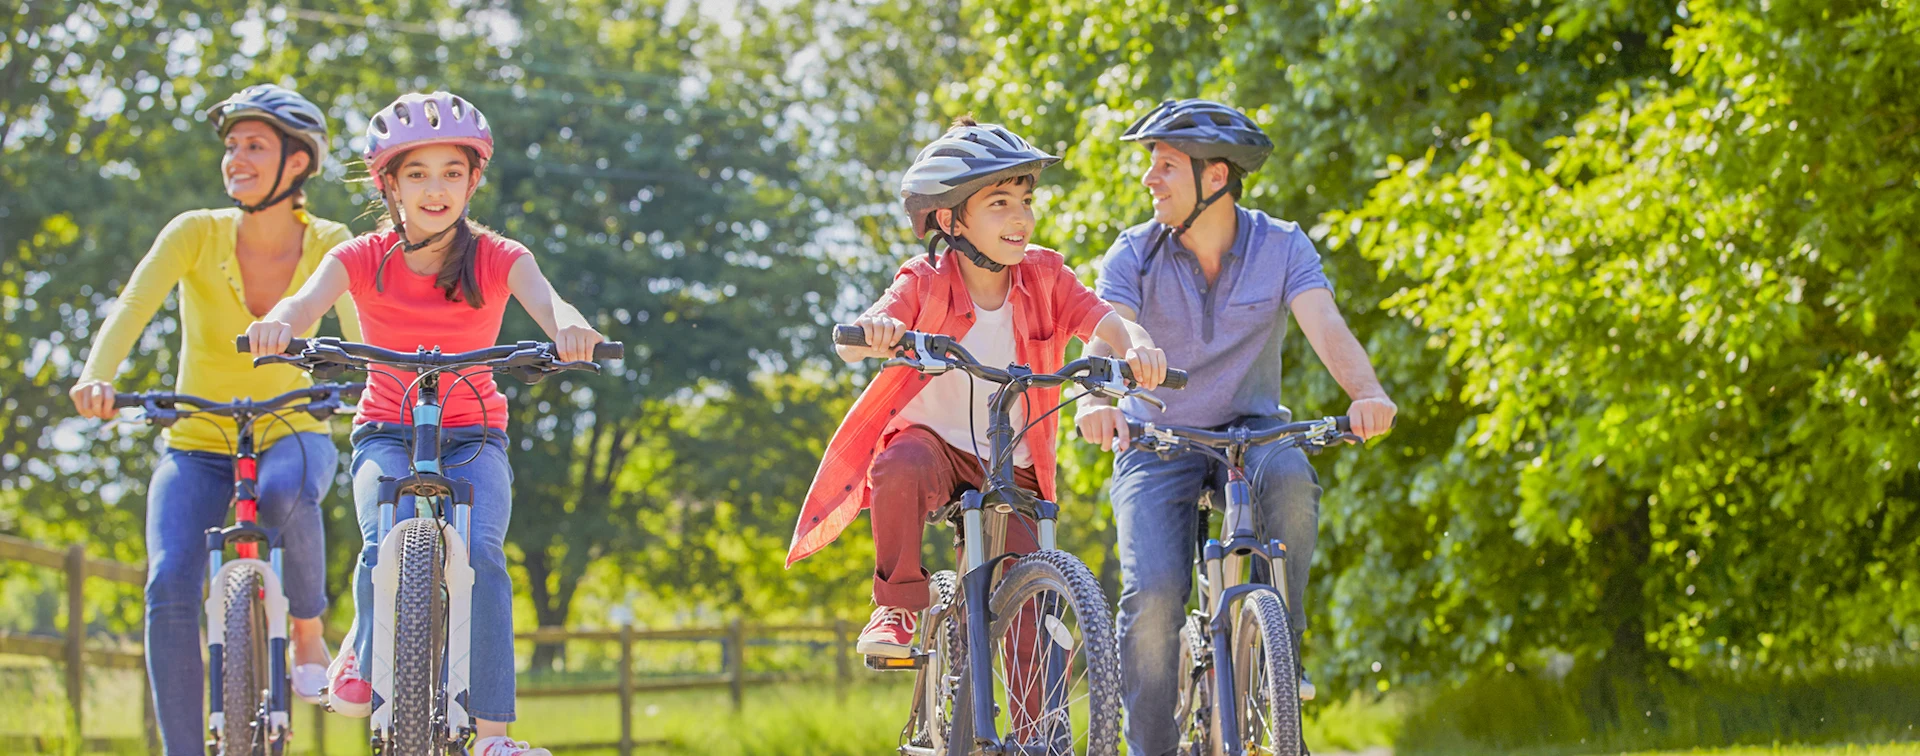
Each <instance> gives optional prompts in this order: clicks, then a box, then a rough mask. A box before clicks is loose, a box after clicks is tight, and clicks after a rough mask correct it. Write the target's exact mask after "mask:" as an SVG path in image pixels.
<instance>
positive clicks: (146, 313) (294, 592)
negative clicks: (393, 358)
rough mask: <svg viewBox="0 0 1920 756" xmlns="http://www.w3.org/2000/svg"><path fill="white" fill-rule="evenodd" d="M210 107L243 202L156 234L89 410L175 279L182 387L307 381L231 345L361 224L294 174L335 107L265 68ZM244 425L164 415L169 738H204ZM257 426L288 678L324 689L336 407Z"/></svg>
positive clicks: (80, 398) (179, 747)
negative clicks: (238, 432)
mask: <svg viewBox="0 0 1920 756" xmlns="http://www.w3.org/2000/svg"><path fill="white" fill-rule="evenodd" d="M209 115H210V116H211V120H212V121H213V124H214V126H215V127H216V128H217V129H218V131H219V133H220V136H221V139H222V140H224V142H225V145H226V154H225V157H224V158H222V160H221V161H220V169H221V175H222V177H223V178H224V180H225V183H226V190H227V195H228V196H230V197H232V198H233V200H234V204H235V205H237V207H233V208H226V209H220V210H193V211H189V212H186V213H183V214H181V215H180V216H179V217H177V218H174V219H173V221H172V222H171V223H168V224H167V227H166V228H165V229H163V230H162V231H161V232H160V238H158V239H156V240H154V243H153V249H151V250H149V251H148V252H147V256H146V258H145V259H142V260H141V261H140V265H139V267H137V268H135V269H134V271H133V279H132V280H131V281H129V282H128V283H127V286H126V288H125V289H124V290H122V291H121V292H120V299H119V301H118V302H116V303H115V304H114V307H113V310H112V312H111V313H110V314H109V315H108V316H107V321H106V324H105V325H104V326H103V327H102V328H101V329H100V331H99V333H97V334H95V336H94V339H93V349H92V350H91V352H90V353H89V354H88V356H87V364H86V367H85V369H84V371H83V372H82V373H81V377H80V382H79V383H78V384H77V385H75V386H74V387H73V390H72V391H71V392H69V395H70V396H71V397H72V398H73V404H74V407H75V408H76V409H78V410H79V411H80V414H81V415H83V416H86V417H95V418H103V419H104V418H107V417H110V416H112V415H113V412H114V409H113V395H114V391H113V383H112V381H113V379H114V377H115V375H116V374H117V373H118V372H119V368H120V363H121V362H122V361H123V360H125V359H126V357H127V353H128V351H129V350H131V349H132V348H133V345H134V343H135V342H137V341H138V340H139V339H140V335H141V332H142V331H144V330H146V327H147V323H148V322H149V321H151V320H152V319H153V315H154V313H155V312H156V311H158V310H159V309H160V305H161V303H162V302H164V301H165V300H166V298H167V294H168V292H169V291H171V290H172V289H173V288H174V287H175V285H176V284H177V285H178V286H179V288H180V331H181V349H180V355H181V358H180V374H179V376H178V379H177V380H176V381H175V383H174V389H175V390H176V391H179V392H181V393H185V394H192V395H195V396H199V397H204V398H207V399H211V400H213V401H229V400H232V399H237V398H241V397H254V398H259V399H265V398H267V397H271V396H275V395H278V394H280V393H283V392H286V391H291V390H293V389H295V388H299V387H301V386H305V385H308V384H309V383H310V382H311V381H310V378H309V377H308V376H307V374H306V373H304V372H302V371H300V370H298V369H295V368H293V367H291V366H287V365H270V366H265V367H261V368H258V369H256V368H254V367H253V363H252V358H250V357H249V356H247V355H245V354H242V353H239V352H237V351H235V350H234V348H233V340H234V336H236V335H239V334H241V333H245V332H246V330H247V325H248V324H250V323H252V322H253V321H255V320H257V319H259V317H260V316H261V315H264V314H265V313H266V312H267V311H268V310H270V309H272V308H273V306H274V305H275V304H276V303H278V302H279V301H280V299H281V298H282V297H286V296H288V295H291V294H293V293H294V292H296V291H299V290H300V287H301V285H302V284H304V283H306V280H307V277H308V276H309V275H312V273H313V271H314V268H315V267H317V266H318V265H319V263H320V260H321V259H322V258H323V257H325V256H326V253H327V250H330V249H332V248H333V246H334V245H336V244H339V243H341V242H344V241H347V239H348V238H350V237H351V234H350V233H349V232H348V230H347V227H346V226H345V225H343V224H340V223H335V222H333V221H329V220H323V219H320V218H315V217H312V216H310V215H308V214H307V213H306V211H305V210H303V209H302V207H303V205H304V204H305V195H304V194H302V193H301V192H300V186H301V184H302V183H304V182H305V180H306V179H307V177H308V176H311V175H313V174H314V173H316V172H317V171H318V169H319V166H320V161H321V158H322V157H323V156H324V155H325V154H326V151H327V125H326V116H325V115H324V114H323V113H322V112H321V111H320V109H319V108H318V107H315V106H314V104H313V103H311V102H309V101H307V99H306V98H304V97H301V96H300V95H299V94H296V93H294V92H292V91H291V90H287V89H284V88H281V87H277V86H274V85H271V84H262V85H258V86H253V87H248V88H246V89H244V90H241V91H240V93H239V94H236V95H234V96H232V97H230V98H227V100H225V101H224V102H221V103H220V104H219V105H216V106H214V107H213V108H212V109H211V110H210V111H209ZM340 304H341V305H343V306H340V307H336V311H337V312H338V313H339V314H340V321H341V326H342V330H343V331H344V332H345V335H346V337H347V338H348V339H350V340H353V341H358V340H359V339H360V328H359V323H358V321H357V320H356V319H355V317H354V311H353V307H352V305H351V302H350V301H349V300H347V299H342V300H341V303H340ZM304 335H306V336H312V335H313V333H312V330H311V329H310V330H309V332H308V333H306V334H304ZM289 426H291V427H290V428H289ZM234 431H235V428H234V426H233V423H232V421H231V420H227V419H225V418H221V419H218V420H213V421H211V422H201V421H198V420H196V421H194V422H188V423H181V424H180V425H178V426H176V427H174V428H171V429H169V430H168V431H167V435H166V446H167V448H166V451H165V452H164V453H163V454H162V456H161V458H160V461H159V464H157V465H155V466H154V471H153V480H152V482H151V483H150V484H149V485H148V487H147V534H146V537H147V590H146V602H147V607H146V627H147V638H146V641H147V642H146V651H147V674H148V679H150V680H151V681H152V685H153V697H154V711H155V714H156V715H157V716H156V718H157V719H158V720H159V724H160V733H161V738H162V741H163V743H164V744H165V748H166V752H167V753H170V754H176V753H177V754H184V753H193V754H198V753H203V752H204V750H205V745H204V737H205V733H206V730H205V729H204V728H203V726H202V712H201V702H202V701H203V700H205V698H204V690H203V687H204V683H203V681H202V662H201V659H200V649H199V645H200V621H199V620H200V612H201V601H202V597H201V585H202V583H203V582H204V578H205V572H206V564H207V563H206V547H205V532H206V530H207V529H208V528H213V527H219V526H221V525H224V524H225V523H226V517H227V507H228V503H229V500H230V498H231V493H232V486H233V456H232V454H233V451H232V449H231V448H230V446H229V443H230V441H229V440H230V439H232V438H234ZM254 432H255V438H256V447H257V450H258V453H259V480H260V484H259V504H260V509H259V516H260V521H261V523H262V524H264V525H268V526H270V527H275V528H278V529H279V531H280V533H281V539H282V548H283V549H284V558H285V564H284V565H283V568H282V570H283V575H282V579H283V584H284V589H285V592H286V595H287V601H288V611H289V613H290V614H291V615H292V617H293V622H292V632H291V635H292V641H293V655H294V669H293V675H292V677H293V689H294V692H295V693H296V694H298V695H300V696H301V697H302V698H306V699H308V700H312V701H317V699H318V696H319V688H320V686H321V685H322V684H324V682H325V679H326V674H325V672H326V665H327V662H328V655H327V649H326V642H325V641H324V640H323V639H322V637H321V623H320V614H321V612H322V610H324V609H325V608H326V592H325V581H326V569H325V564H324V554H325V551H326V543H325V531H324V530H323V527H322V525H321V520H320V500H321V499H322V498H324V497H325V496H326V493H327V489H328V488H330V487H331V486H332V484H333V478H334V474H335V472H336V471H337V469H338V461H339V453H338V451H337V450H336V449H335V447H334V444H333V439H332V438H331V437H330V436H329V434H328V432H327V426H326V423H324V422H322V421H318V420H315V419H313V418H312V417H310V416H307V415H304V414H294V415H291V416H289V417H287V418H286V422H281V421H278V420H272V419H263V420H261V421H260V422H258V423H256V424H255V431H254Z"/></svg>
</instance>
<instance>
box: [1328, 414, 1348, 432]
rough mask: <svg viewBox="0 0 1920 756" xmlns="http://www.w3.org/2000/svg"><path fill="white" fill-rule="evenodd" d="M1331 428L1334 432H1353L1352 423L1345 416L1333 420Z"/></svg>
mask: <svg viewBox="0 0 1920 756" xmlns="http://www.w3.org/2000/svg"><path fill="white" fill-rule="evenodd" d="M1333 427H1334V429H1335V430H1338V431H1340V432H1341V433H1352V432H1353V422H1352V421H1350V420H1348V419H1347V416H1346V415H1341V416H1339V417H1336V418H1334V419H1333Z"/></svg>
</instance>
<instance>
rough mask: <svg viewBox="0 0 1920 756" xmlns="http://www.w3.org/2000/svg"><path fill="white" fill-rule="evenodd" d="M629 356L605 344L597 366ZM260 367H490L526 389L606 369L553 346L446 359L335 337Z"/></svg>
mask: <svg viewBox="0 0 1920 756" xmlns="http://www.w3.org/2000/svg"><path fill="white" fill-rule="evenodd" d="M234 346H235V348H237V349H238V350H239V351H242V352H249V351H252V350H251V349H250V346H251V341H250V340H249V339H248V338H247V337H246V336H239V337H237V338H235V339H234ZM625 355H626V347H625V345H623V344H621V343H620V342H618V341H603V342H600V343H598V344H595V345H593V359H594V360H617V359H620V358H622V357H623V356H625ZM253 364H254V365H255V366H259V365H266V364H288V365H293V366H294V367H297V368H300V369H302V370H311V371H315V374H316V375H319V374H321V373H322V372H325V373H331V374H337V373H338V372H339V371H340V370H343V369H346V368H353V369H356V370H365V369H367V368H368V367H369V366H371V365H373V364H381V365H390V366H393V367H398V368H410V369H414V370H437V369H443V368H460V367H487V368H489V369H491V370H495V371H500V372H507V373H511V374H513V375H514V376H515V377H517V378H519V379H520V380H521V381H523V382H526V383H538V382H539V381H540V380H542V379H543V378H545V377H546V376H547V375H548V374H550V373H555V372H559V371H561V370H585V371H589V372H594V373H598V372H600V365H599V364H597V363H595V362H592V361H577V362H568V361H565V360H560V359H558V358H557V357H556V356H555V355H554V346H553V343H552V342H546V341H522V342H519V343H516V344H500V345H497V346H490V347H487V348H484V349H475V350H473V351H470V352H457V353H453V354H442V353H441V352H440V351H439V350H438V349H434V350H428V349H426V348H425V347H422V348H420V349H418V350H416V351H413V352H396V351H394V350H391V349H382V348H380V347H377V346H373V345H371V344H359V343H355V342H351V341H341V340H340V339H337V338H333V337H330V336H324V337H320V338H313V339H290V340H288V342H287V347H286V350H285V351H284V352H282V353H281V354H276V355H267V356H265V357H256V358H254V360H253Z"/></svg>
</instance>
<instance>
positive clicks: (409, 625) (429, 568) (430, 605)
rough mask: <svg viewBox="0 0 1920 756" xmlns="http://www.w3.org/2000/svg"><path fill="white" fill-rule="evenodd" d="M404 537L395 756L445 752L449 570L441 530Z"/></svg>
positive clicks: (428, 526)
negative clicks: (442, 723)
mask: <svg viewBox="0 0 1920 756" xmlns="http://www.w3.org/2000/svg"><path fill="white" fill-rule="evenodd" d="M400 537H402V538H404V539H405V540H403V541H401V542H400V589H399V591H398V595H397V596H396V597H395V606H394V636H393V741H392V742H393V745H394V748H393V751H392V753H393V754H395V756H431V755H432V754H438V753H440V752H441V748H440V746H441V745H442V744H443V743H444V741H445V740H446V739H445V738H443V737H441V735H440V727H439V717H438V714H439V708H440V707H439V695H438V690H439V687H440V667H441V657H442V656H443V655H444V652H445V650H446V647H447V645H446V644H447V639H446V622H445V619H444V618H445V615H446V606H447V604H446V596H445V594H444V593H443V592H442V590H441V586H442V584H443V581H442V580H441V571H442V568H443V567H444V564H445V554H444V550H443V546H444V543H443V542H442V541H441V538H440V528H439V526H438V525H437V524H436V523H433V521H431V520H429V521H425V522H415V523H412V524H411V526H410V527H408V528H407V529H406V530H405V531H404V532H402V533H401V534H400Z"/></svg>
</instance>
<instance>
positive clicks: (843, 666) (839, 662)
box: [833, 618, 853, 701]
mask: <svg viewBox="0 0 1920 756" xmlns="http://www.w3.org/2000/svg"><path fill="white" fill-rule="evenodd" d="M851 651H852V649H851V648H849V647H848V643H847V621H846V620H845V619H844V618H836V619H834V621H833V691H834V693H836V694H837V697H838V698H839V699H840V700H842V701H845V700H847V683H849V682H851V681H852V679H853V674H852V673H851V671H850V670H849V669H848V660H847V655H848V653H849V652H851Z"/></svg>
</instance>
